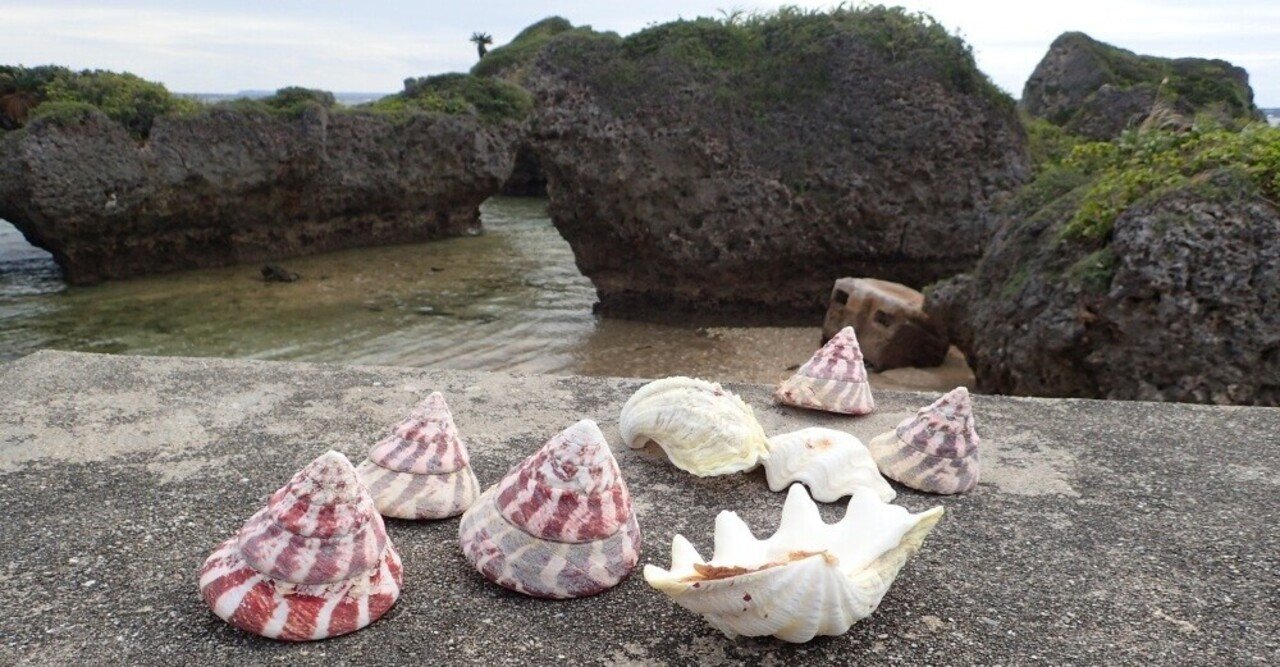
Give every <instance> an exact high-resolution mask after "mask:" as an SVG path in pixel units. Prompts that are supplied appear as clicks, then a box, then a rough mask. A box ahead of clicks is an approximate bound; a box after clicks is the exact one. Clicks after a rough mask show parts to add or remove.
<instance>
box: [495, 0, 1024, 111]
mask: <svg viewBox="0 0 1280 667" xmlns="http://www.w3.org/2000/svg"><path fill="white" fill-rule="evenodd" d="M616 44H620V45H621V56H622V57H616V56H615V57H611V58H608V59H607V62H601V61H600V57H601V55H602V54H601V49H602V48H604V47H606V45H616ZM553 45H554V52H555V60H556V63H557V64H558V65H560V66H561V67H563V68H564V69H566V70H569V71H573V70H575V69H582V68H588V67H604V68H606V69H607V72H605V73H604V75H602V76H597V77H593V79H594V80H595V81H604V82H607V84H606V85H607V86H608V87H609V88H610V90H609V91H607V92H609V93H610V95H609V97H612V98H615V99H626V98H627V97H628V95H630V94H631V93H633V92H639V91H640V90H641V89H643V88H644V87H645V86H646V85H647V84H649V82H650V78H651V77H652V76H654V75H655V74H660V73H661V72H662V71H664V70H671V69H675V70H680V71H688V72H693V73H696V74H698V75H699V79H698V81H699V84H700V85H709V86H712V87H713V88H714V90H713V93H714V95H715V96H716V98H717V99H720V100H722V101H725V102H727V103H731V104H733V105H735V106H740V107H742V106H744V107H748V108H751V107H756V108H759V107H763V106H767V105H773V104H777V103H805V101H806V100H809V99H813V98H815V97H818V96H821V95H823V94H825V93H827V92H829V91H830V88H831V86H832V85H833V73H832V68H831V67H830V66H829V64H830V63H831V62H832V61H833V60H836V58H835V57H834V55H833V54H834V53H835V52H842V51H847V50H849V49H853V48H858V47H862V48H869V49H873V50H875V51H878V52H879V53H880V54H882V55H883V56H885V57H886V58H887V60H888V61H889V62H890V63H892V64H893V66H895V67H901V68H909V69H910V70H912V71H913V72H914V73H917V74H918V75H919V76H921V77H924V78H927V79H933V80H934V81H937V82H939V83H941V84H942V85H944V86H946V87H947V88H948V89H949V90H952V91H955V92H960V93H966V94H981V95H985V96H988V97H990V98H991V99H993V100H997V101H998V102H999V103H1000V104H1001V105H1002V106H1007V107H1012V106H1013V100H1012V98H1010V97H1009V96H1008V95H1006V94H1004V93H1003V92H1001V91H1000V90H999V89H998V88H996V86H995V85H994V84H992V83H991V81H990V80H989V79H987V77H986V76H985V75H984V74H982V72H981V71H980V70H979V69H978V68H977V65H976V64H975V62H974V59H973V52H972V50H971V49H970V47H969V45H968V44H966V43H965V42H964V40H962V39H960V38H959V37H957V36H955V35H952V34H950V33H948V32H947V30H946V29H945V28H944V27H943V26H942V25H941V24H939V23H938V22H937V21H935V20H934V19H933V18H932V17H930V16H929V15H927V14H924V13H918V12H909V11H907V10H905V9H902V8H901V7H893V8H889V7H884V6H879V5H876V6H860V7H856V8H848V7H839V8H836V9H833V10H811V9H801V8H796V7H783V8H781V9H778V10H776V11H773V12H766V13H742V12H734V13H729V14H726V15H725V16H723V17H721V18H705V17H703V18H696V19H689V20H679V21H673V22H670V23H664V24H661V25H656V26H652V27H649V28H646V29H644V30H641V31H639V32H637V33H635V34H632V35H629V36H627V37H625V38H618V37H617V36H616V35H612V34H602V33H592V32H590V31H581V30H575V31H573V33H572V34H570V35H564V36H560V37H557V38H556V39H555V40H554V42H553ZM494 53H495V54H496V53H497V51H496V50H495V52H494ZM492 55H493V54H491V56H492ZM491 56H490V57H491ZM486 60H487V58H486Z"/></svg>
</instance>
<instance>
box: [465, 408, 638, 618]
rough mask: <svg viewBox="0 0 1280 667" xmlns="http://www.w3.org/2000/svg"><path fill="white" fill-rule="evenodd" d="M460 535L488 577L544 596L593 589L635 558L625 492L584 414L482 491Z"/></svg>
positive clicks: (612, 580)
mask: <svg viewBox="0 0 1280 667" xmlns="http://www.w3.org/2000/svg"><path fill="white" fill-rule="evenodd" d="M458 538H459V541H460V542H461V544H462V552H463V554H464V555H465V556H466V558H467V560H468V561H470V562H471V564H472V565H473V566H475V568H476V569H477V570H479V571H480V573H481V574H483V575H484V576H485V578H487V579H488V580H489V581H492V582H494V583H496V584H499V585H501V586H504V587H506V588H509V589H511V590H513V591H518V592H520V593H524V594H526V595H532V596H535V597H543V598H557V599H563V598H577V597H585V596H588V595H595V594H596V593H599V592H601V591H604V590H607V589H609V588H612V587H613V586H615V585H617V584H618V582H620V581H622V580H623V579H624V578H626V576H627V575H629V574H630V573H631V571H632V570H633V569H635V566H636V563H637V562H638V561H639V559H640V526H639V525H638V524H637V523H636V516H635V511H634V510H633V509H632V506H631V494H630V493H629V492H628V491H627V485H626V482H624V481H623V479H622V472H621V471H620V470H618V462H617V461H616V460H614V458H613V452H612V451H610V450H609V444H608V443H607V442H605V439H604V434H603V433H601V432H600V428H599V427H598V426H596V423H595V422H593V421H591V420H589V419H584V420H582V421H580V422H578V423H577V424H574V425H573V426H570V427H569V428H567V429H565V430H564V431H562V432H561V433H560V434H559V435H557V436H555V437H554V438H552V439H551V440H550V441H548V442H547V443H546V444H545V445H543V446H542V448H541V449H539V450H538V451H537V452H535V453H534V454H533V455H532V456H530V457H529V458H527V459H525V460H524V461H523V462H521V463H520V464H519V465H517V466H516V467H515V468H513V469H512V470H511V472H508V473H507V476H506V477H504V478H502V481H500V482H498V483H497V484H496V485H494V486H492V487H490V488H489V489H487V490H485V492H484V493H482V494H481V495H480V498H479V499H478V500H477V501H476V503H475V505H473V506H472V507H471V509H469V510H467V511H466V513H465V514H463V515H462V522H461V524H460V525H459V527H458Z"/></svg>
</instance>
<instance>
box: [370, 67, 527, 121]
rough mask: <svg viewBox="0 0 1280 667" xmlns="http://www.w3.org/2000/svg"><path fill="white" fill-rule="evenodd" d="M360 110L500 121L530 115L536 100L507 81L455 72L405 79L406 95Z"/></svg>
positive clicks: (397, 94)
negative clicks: (444, 114)
mask: <svg viewBox="0 0 1280 667" xmlns="http://www.w3.org/2000/svg"><path fill="white" fill-rule="evenodd" d="M359 108H360V109H362V110H369V111H378V112H385V113H410V112H414V111H428V112H434V113H446V114H465V113H474V114H476V115H477V116H479V117H480V118H481V119H482V120H485V121H488V122H498V121H503V120H519V119H522V118H524V117H525V116H527V115H528V113H529V111H530V110H531V109H532V108H533V98H532V96H530V95H529V93H528V92H527V91H526V90H524V89H523V88H521V87H519V86H517V85H514V84H511V83H507V82H506V81H502V80H498V79H492V78H484V77H478V76H473V75H471V74H457V73H454V74H440V75H436V76H428V77H421V78H417V79H406V80H405V82H404V91H403V92H400V93H396V94H395V95H388V96H387V97H384V98H382V99H380V100H376V101H374V102H370V103H369V104H367V105H363V106H361V107H359Z"/></svg>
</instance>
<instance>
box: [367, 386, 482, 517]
mask: <svg viewBox="0 0 1280 667" xmlns="http://www.w3.org/2000/svg"><path fill="white" fill-rule="evenodd" d="M357 472H358V473H359V474H360V479H361V481H363V482H364V484H365V486H367V487H368V488H369V492H370V493H371V494H372V495H373V500H374V503H375V504H376V505H377V507H378V511H379V512H381V513H382V514H383V516H389V517H395V518H397V519H443V518H447V517H451V516H457V515H459V514H461V513H462V512H463V511H465V510H466V509H467V508H468V507H470V506H471V504H472V503H473V502H475V500H476V496H478V495H480V483H479V482H478V481H477V480H476V476H475V473H474V472H472V471H471V463H470V460H469V459H468V457H467V448H466V445H465V444H463V442H462V437H461V436H460V435H459V434H458V427H457V426H456V425H455V424H454V422H453V414H452V413H450V412H449V406H448V404H446V403H445V400H444V396H443V395H441V394H440V392H433V393H432V394H431V395H430V396H428V397H427V398H426V399H425V400H424V401H422V403H420V404H419V405H418V406H417V407H415V408H414V409H413V411H412V412H410V413H409V416H408V417H407V418H406V419H405V420H404V421H402V422H400V423H399V424H397V425H396V426H395V427H393V428H392V429H391V433H390V434H388V435H387V437H385V438H383V439H382V440H380V441H378V443H377V444H375V445H374V446H373V448H372V449H371V450H370V451H369V458H367V459H365V461H364V462H363V463H361V464H360V467H359V468H358V469H357Z"/></svg>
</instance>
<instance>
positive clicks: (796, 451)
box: [764, 426, 897, 503]
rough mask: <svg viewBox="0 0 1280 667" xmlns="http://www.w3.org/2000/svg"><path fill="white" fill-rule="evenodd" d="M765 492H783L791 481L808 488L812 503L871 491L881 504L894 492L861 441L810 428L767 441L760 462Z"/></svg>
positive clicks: (825, 429) (845, 435)
mask: <svg viewBox="0 0 1280 667" xmlns="http://www.w3.org/2000/svg"><path fill="white" fill-rule="evenodd" d="M764 470H765V474H766V477H767V478H768V480H769V489H770V490H773V491H784V490H786V488H787V487H788V486H791V484H792V483H793V482H801V483H803V484H804V485H805V486H807V487H809V493H810V495H812V496H813V499H814V500H817V501H818V502H823V503H833V502H835V501H837V500H839V499H841V498H843V497H845V496H848V495H852V494H853V492H854V491H857V490H858V489H862V488H866V489H871V490H872V491H874V492H875V494H876V496H877V497H878V498H880V500H882V501H884V502H886V503H887V502H889V501H891V500H893V498H894V496H896V495H897V493H895V492H894V490H893V487H891V486H889V482H887V481H885V479H884V477H882V476H881V475H880V470H879V469H878V468H877V467H876V462H875V460H874V459H872V458H871V452H870V451H868V450H867V447H866V445H863V444H862V441H861V440H859V439H857V438H856V437H854V436H853V435H850V434H848V433H845V432H844V431H837V430H835V429H830V428H821V427H817V426H815V427H811V428H804V429H800V430H799V431H792V432H791V433H783V434H782V435H775V436H773V437H772V438H769V458H768V459H766V460H765V462H764Z"/></svg>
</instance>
